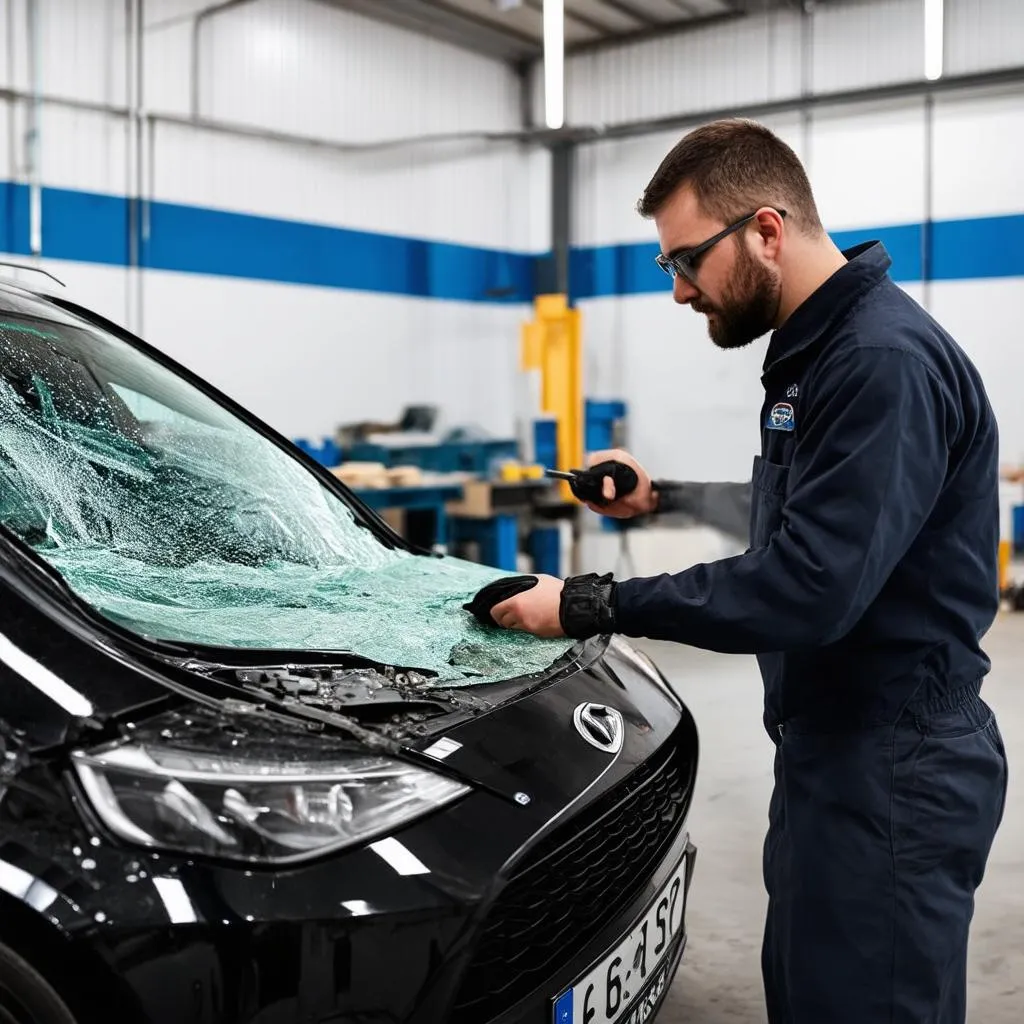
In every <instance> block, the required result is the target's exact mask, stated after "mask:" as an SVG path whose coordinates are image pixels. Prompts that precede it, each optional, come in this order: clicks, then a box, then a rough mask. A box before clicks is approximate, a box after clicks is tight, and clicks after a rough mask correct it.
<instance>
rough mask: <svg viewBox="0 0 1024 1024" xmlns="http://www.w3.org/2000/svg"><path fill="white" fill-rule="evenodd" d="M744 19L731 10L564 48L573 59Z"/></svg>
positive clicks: (660, 24) (743, 16)
mask: <svg viewBox="0 0 1024 1024" xmlns="http://www.w3.org/2000/svg"><path fill="white" fill-rule="evenodd" d="M745 17H746V15H745V14H744V13H743V12H742V11H737V10H733V11H729V12H727V13H723V14H710V15H707V16H706V17H703V18H680V19H679V21H668V22H660V23H659V24H657V25H655V26H653V27H647V28H641V29H637V30H636V31H635V32H619V33H618V34H617V35H614V36H609V37H608V38H607V39H592V40H587V42H585V43H573V44H572V45H571V46H566V48H565V52H566V56H569V57H575V56H577V55H578V54H581V53H596V52H597V51H599V50H609V49H612V48H613V47H617V46H626V45H628V44H629V43H643V42H646V41H647V40H648V39H667V38H669V37H670V36H675V35H681V34H682V33H684V32H692V31H693V30H694V29H698V28H706V27H707V26H708V25H717V24H720V23H721V22H724V21H735V20H736V19H737V18H745Z"/></svg>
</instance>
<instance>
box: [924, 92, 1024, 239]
mask: <svg viewBox="0 0 1024 1024" xmlns="http://www.w3.org/2000/svg"><path fill="white" fill-rule="evenodd" d="M1021 139H1024V101H1022V99H1021V94H1020V91H1019V90H1016V91H1003V92H996V93H989V94H987V95H978V94H974V95H970V96H941V97H938V98H937V99H936V101H935V136H934V146H935V149H934V153H935V169H934V189H935V195H934V211H935V218H936V219H937V220H952V219H959V218H962V217H987V216H992V215H996V214H1006V213H1024V190H1022V188H1021V183H1022V182H1024V146H1022V145H1021Z"/></svg>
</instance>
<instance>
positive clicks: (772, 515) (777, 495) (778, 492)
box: [750, 455, 789, 548]
mask: <svg viewBox="0 0 1024 1024" xmlns="http://www.w3.org/2000/svg"><path fill="white" fill-rule="evenodd" d="M788 477H789V467H788V466H779V465H776V463H774V462H768V461H767V460H766V459H763V458H762V457H761V456H760V455H757V456H755V457H754V469H753V473H752V475H751V481H750V482H751V494H750V546H751V547H752V548H762V547H764V546H765V545H766V544H767V543H768V541H769V540H770V539H771V538H772V536H773V535H774V534H776V533H778V532H779V528H780V527H781V526H782V506H783V503H784V502H785V500H786V480H787V479H788Z"/></svg>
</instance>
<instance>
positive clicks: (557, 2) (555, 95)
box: [544, 0, 565, 129]
mask: <svg viewBox="0 0 1024 1024" xmlns="http://www.w3.org/2000/svg"><path fill="white" fill-rule="evenodd" d="M564 76H565V8H564V0H544V120H545V121H546V122H547V126H548V127H549V128H552V129H557V128H561V127H562V124H563V123H564V121H565V78H564Z"/></svg>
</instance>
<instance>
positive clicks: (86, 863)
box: [82, 857, 96, 871]
mask: <svg viewBox="0 0 1024 1024" xmlns="http://www.w3.org/2000/svg"><path fill="white" fill-rule="evenodd" d="M94 867H96V861H94V860H93V859H92V857H86V858H85V860H83V861H82V868H83V869H84V870H85V871H92V869H93V868H94Z"/></svg>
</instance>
